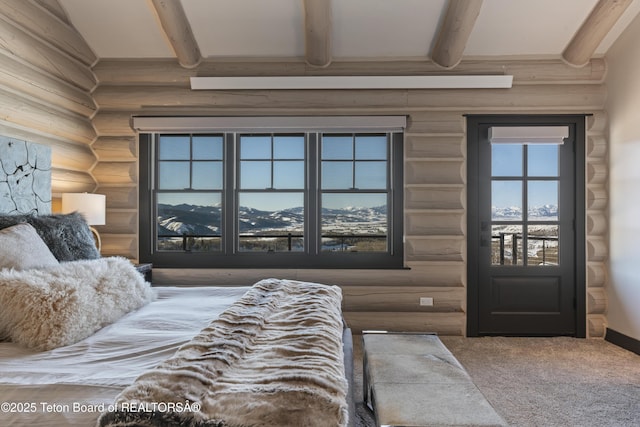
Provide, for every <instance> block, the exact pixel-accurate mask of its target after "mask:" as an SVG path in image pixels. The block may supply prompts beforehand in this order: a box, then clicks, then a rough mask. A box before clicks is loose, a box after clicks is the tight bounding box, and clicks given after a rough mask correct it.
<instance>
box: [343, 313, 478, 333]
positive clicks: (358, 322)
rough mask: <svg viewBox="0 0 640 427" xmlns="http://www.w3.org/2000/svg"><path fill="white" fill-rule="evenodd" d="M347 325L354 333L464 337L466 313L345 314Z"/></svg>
mask: <svg viewBox="0 0 640 427" xmlns="http://www.w3.org/2000/svg"><path fill="white" fill-rule="evenodd" d="M344 317H345V319H346V321H347V325H348V326H349V327H350V328H351V330H352V331H353V333H356V334H359V333H361V332H362V331H363V330H383V331H393V332H423V333H432V332H434V333H437V334H439V335H455V336H458V335H464V334H465V330H466V328H465V323H466V317H465V315H464V313H457V312H456V313H398V312H379V311H373V312H359V311H358V312H353V311H352V312H349V311H347V312H345V313H344Z"/></svg>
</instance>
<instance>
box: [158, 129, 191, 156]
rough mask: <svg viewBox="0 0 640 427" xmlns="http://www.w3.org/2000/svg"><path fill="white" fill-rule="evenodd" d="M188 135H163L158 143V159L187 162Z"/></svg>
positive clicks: (188, 153) (188, 149)
mask: <svg viewBox="0 0 640 427" xmlns="http://www.w3.org/2000/svg"><path fill="white" fill-rule="evenodd" d="M189 141H190V137H189V135H163V136H161V137H160V141H159V143H158V159H160V160H189V159H190V156H191V154H190V142H189Z"/></svg>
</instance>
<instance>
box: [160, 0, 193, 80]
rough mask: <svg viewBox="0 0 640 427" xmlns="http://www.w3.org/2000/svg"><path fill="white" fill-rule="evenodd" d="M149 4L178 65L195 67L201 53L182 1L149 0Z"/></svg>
mask: <svg viewBox="0 0 640 427" xmlns="http://www.w3.org/2000/svg"><path fill="white" fill-rule="evenodd" d="M150 4H151V5H152V6H153V9H154V10H155V12H156V14H157V15H158V19H159V20H160V25H161V26H162V30H163V31H164V33H165V35H166V36H167V39H169V43H170V44H171V47H172V48H173V51H174V52H175V54H176V57H177V58H178V62H179V63H180V65H182V66H183V67H185V68H194V67H196V66H197V65H198V64H199V63H200V61H202V55H201V54H200V48H199V47H198V43H197V42H196V39H195V37H194V36H193V32H192V31H191V26H190V25H189V21H188V20H187V16H186V15H185V13H184V9H182V3H180V2H179V1H175V0H151V2H150Z"/></svg>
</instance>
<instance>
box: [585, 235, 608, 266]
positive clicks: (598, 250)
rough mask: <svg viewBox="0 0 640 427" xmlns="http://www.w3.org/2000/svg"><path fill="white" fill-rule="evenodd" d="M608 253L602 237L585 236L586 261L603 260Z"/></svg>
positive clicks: (605, 241) (604, 239)
mask: <svg viewBox="0 0 640 427" xmlns="http://www.w3.org/2000/svg"><path fill="white" fill-rule="evenodd" d="M608 253H609V248H608V246H607V240H606V238H604V237H594V236H588V237H587V261H605V260H606V259H607V256H608Z"/></svg>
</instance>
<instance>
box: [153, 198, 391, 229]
mask: <svg viewBox="0 0 640 427" xmlns="http://www.w3.org/2000/svg"><path fill="white" fill-rule="evenodd" d="M221 218H222V212H221V207H220V206H198V205H189V204H180V205H167V204H159V205H158V234H159V235H165V236H181V235H182V234H184V233H187V234H195V235H211V234H220V226H221ZM386 222H387V208H386V206H378V207H373V208H359V207H347V208H344V209H322V225H323V228H324V229H325V230H331V231H334V232H351V233H353V232H355V231H356V230H357V232H358V233H365V234H374V233H378V232H381V230H386V226H387V225H386ZM239 224H240V233H242V234H259V233H263V232H265V231H278V230H280V231H282V232H300V233H302V231H303V230H304V208H303V207H295V208H289V209H283V210H277V211H263V210H259V209H253V208H249V207H245V206H241V207H240V221H239Z"/></svg>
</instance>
